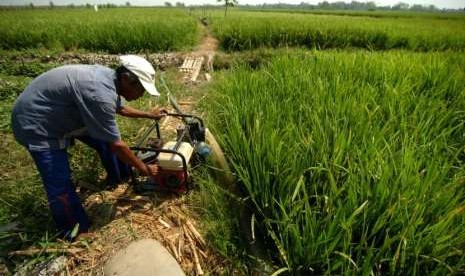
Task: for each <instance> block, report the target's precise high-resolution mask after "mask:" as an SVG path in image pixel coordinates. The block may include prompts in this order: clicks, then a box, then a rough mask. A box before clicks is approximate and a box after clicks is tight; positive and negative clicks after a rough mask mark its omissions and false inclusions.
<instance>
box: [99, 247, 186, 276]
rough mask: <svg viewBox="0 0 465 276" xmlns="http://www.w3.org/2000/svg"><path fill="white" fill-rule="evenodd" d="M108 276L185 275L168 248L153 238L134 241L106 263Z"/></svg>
mask: <svg viewBox="0 0 465 276" xmlns="http://www.w3.org/2000/svg"><path fill="white" fill-rule="evenodd" d="M104 273H105V275H107V276H133V275H138V276H149V275H150V276H184V275H185V274H184V272H183V271H182V269H181V267H180V266H179V264H178V262H177V261H176V259H174V258H173V257H172V256H171V255H170V253H169V252H168V250H166V248H165V247H163V245H161V243H159V242H158V241H156V240H153V239H143V240H138V241H135V242H132V243H131V244H129V245H128V246H127V247H126V248H125V249H122V250H120V251H118V252H117V253H116V254H115V255H114V256H113V257H112V258H111V259H110V260H109V261H108V262H107V264H106V265H105V270H104Z"/></svg>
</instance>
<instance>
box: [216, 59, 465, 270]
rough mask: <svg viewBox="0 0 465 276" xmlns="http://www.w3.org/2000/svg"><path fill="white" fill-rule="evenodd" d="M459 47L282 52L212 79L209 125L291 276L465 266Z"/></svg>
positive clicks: (463, 83) (464, 115)
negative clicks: (259, 63)
mask: <svg viewBox="0 0 465 276" xmlns="http://www.w3.org/2000/svg"><path fill="white" fill-rule="evenodd" d="M464 66H465V55H464V54H463V53H461V54H455V53H431V54H429V53H427V54H425V53H410V52H405V51H402V52H386V53H372V52H339V51H337V52H336V51H330V52H321V51H311V52H307V51H297V52H294V51H290V52H287V53H281V54H279V55H277V56H276V57H274V58H272V59H271V60H270V61H269V63H267V64H266V65H264V66H263V67H262V68H260V69H259V70H251V69H250V68H249V67H247V66H238V67H237V68H235V69H234V72H233V73H231V75H229V76H228V77H227V78H226V80H225V81H224V82H223V83H222V84H220V86H219V87H218V89H217V90H218V91H221V93H218V94H217V96H216V101H215V103H214V105H213V107H214V108H213V110H216V111H217V112H218V113H219V114H221V116H217V117H215V120H216V130H217V132H223V136H222V141H223V144H224V145H225V148H226V151H227V155H228V156H229V157H230V158H231V162H232V164H233V167H234V171H236V173H237V178H238V180H239V183H240V184H241V186H242V187H243V189H244V190H245V193H246V194H247V195H248V196H249V197H250V201H251V204H252V205H253V206H254V209H255V210H256V215H257V217H259V218H260V220H258V221H260V223H259V224H258V225H259V226H257V227H262V228H265V229H266V233H267V234H268V236H269V237H270V240H271V243H272V244H274V247H275V250H276V251H275V254H276V256H275V257H276V258H278V259H279V260H280V261H281V263H282V266H283V267H285V268H288V269H289V270H290V271H291V272H292V273H297V274H298V273H301V274H304V275H305V274H308V273H310V272H313V273H315V274H317V275H319V274H326V273H327V274H337V275H339V274H354V275H360V274H363V275H368V274H373V273H374V274H393V275H425V274H430V273H431V274H438V275H444V274H448V273H452V274H453V273H458V272H460V273H463V272H464V268H465V255H464V252H463V249H464V248H465V233H464V232H463V228H464V226H465V216H464V211H465V201H464V200H465V194H464V193H463V188H464V184H465V166H464V161H465V160H464V157H465V155H464V154H465V152H464V150H465V147H464V146H465V144H464V131H465V128H464V127H465V126H464V123H465V112H464V108H465V101H464V100H465V72H464V68H465V67H464Z"/></svg>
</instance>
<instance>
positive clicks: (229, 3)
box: [217, 0, 238, 16]
mask: <svg viewBox="0 0 465 276" xmlns="http://www.w3.org/2000/svg"><path fill="white" fill-rule="evenodd" d="M217 1H218V2H224V16H226V12H227V11H228V7H234V5H237V3H238V2H237V0H217Z"/></svg>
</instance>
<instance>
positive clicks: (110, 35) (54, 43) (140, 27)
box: [0, 8, 200, 53]
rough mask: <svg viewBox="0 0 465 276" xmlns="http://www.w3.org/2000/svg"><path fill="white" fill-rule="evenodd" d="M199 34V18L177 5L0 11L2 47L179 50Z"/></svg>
mask: <svg viewBox="0 0 465 276" xmlns="http://www.w3.org/2000/svg"><path fill="white" fill-rule="evenodd" d="M199 35H200V33H199V28H198V25H197V20H196V19H195V18H194V17H190V16H189V15H188V13H187V12H186V11H184V10H178V9H163V8H159V9H143V8H117V9H115V8H114V9H101V10H100V11H99V12H98V13H97V12H94V10H93V9H82V8H80V9H63V8H61V9H52V10H47V9H41V10H19V11H3V12H2V11H0V37H2V39H1V41H0V48H1V49H6V50H9V49H27V48H41V47H42V48H46V49H56V48H58V49H64V50H76V49H85V50H89V51H104V52H110V53H125V52H146V51H150V52H165V51H179V50H184V49H189V48H190V47H192V46H193V45H195V44H197V43H198V40H199Z"/></svg>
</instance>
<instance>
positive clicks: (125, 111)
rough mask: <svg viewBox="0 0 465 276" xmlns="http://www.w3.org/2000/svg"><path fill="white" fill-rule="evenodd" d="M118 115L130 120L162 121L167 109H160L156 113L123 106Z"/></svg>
mask: <svg viewBox="0 0 465 276" xmlns="http://www.w3.org/2000/svg"><path fill="white" fill-rule="evenodd" d="M116 113H118V114H119V115H121V116H124V117H130V118H146V119H160V118H162V117H163V116H165V114H166V113H167V112H166V110H165V109H158V110H155V111H154V112H148V111H142V110H138V109H135V108H132V107H130V106H122V107H121V108H119V109H118V110H117V111H116Z"/></svg>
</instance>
